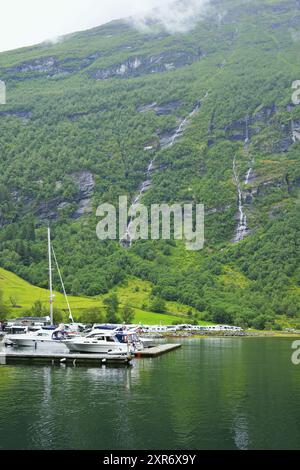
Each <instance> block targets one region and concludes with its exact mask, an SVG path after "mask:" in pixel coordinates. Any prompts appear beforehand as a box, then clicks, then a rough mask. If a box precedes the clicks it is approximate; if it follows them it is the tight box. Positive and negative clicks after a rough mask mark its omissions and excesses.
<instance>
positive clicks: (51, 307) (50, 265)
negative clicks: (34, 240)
mask: <svg viewBox="0 0 300 470" xmlns="http://www.w3.org/2000/svg"><path fill="white" fill-rule="evenodd" d="M48 258H49V290H50V322H51V325H53V289H52V259H51V235H50V227H48Z"/></svg>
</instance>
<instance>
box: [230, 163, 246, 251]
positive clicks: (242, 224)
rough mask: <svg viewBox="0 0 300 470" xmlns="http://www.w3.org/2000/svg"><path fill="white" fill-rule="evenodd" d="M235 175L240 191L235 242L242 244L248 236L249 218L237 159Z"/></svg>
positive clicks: (234, 165)
mask: <svg viewBox="0 0 300 470" xmlns="http://www.w3.org/2000/svg"><path fill="white" fill-rule="evenodd" d="M233 175H234V179H235V182H236V185H237V189H238V208H239V223H238V227H237V230H236V234H235V237H234V242H235V243H236V242H240V241H241V240H243V239H244V237H245V236H246V235H247V231H248V228H247V216H246V214H245V212H244V207H243V194H242V190H241V185H240V181H239V177H238V173H237V169H236V157H234V159H233Z"/></svg>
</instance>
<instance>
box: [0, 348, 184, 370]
mask: <svg viewBox="0 0 300 470" xmlns="http://www.w3.org/2000/svg"><path fill="white" fill-rule="evenodd" d="M180 347H181V344H175V343H170V344H159V345H157V346H154V347H152V348H148V349H144V350H143V351H138V352H137V353H136V354H135V357H136V358H150V357H157V356H161V355H162V354H165V353H167V352H170V351H174V350H175V349H178V348H180ZM133 357H134V356H132V355H128V356H112V355H109V354H83V353H82V354H80V353H77V354H76V353H69V352H55V353H48V352H45V353H44V352H33V351H24V349H23V350H22V351H16V350H14V351H11V350H7V351H5V352H0V365H6V364H43V365H63V364H65V365H68V366H77V365H93V366H96V367H99V366H103V365H106V364H107V365H118V364H119V365H130V364H131V361H132V359H133Z"/></svg>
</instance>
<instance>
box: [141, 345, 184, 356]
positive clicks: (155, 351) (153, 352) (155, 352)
mask: <svg viewBox="0 0 300 470" xmlns="http://www.w3.org/2000/svg"><path fill="white" fill-rule="evenodd" d="M178 348H181V344H179V343H168V344H159V345H158V346H154V347H152V348H147V349H143V350H142V351H138V352H136V353H135V357H138V358H143V357H157V356H161V355H162V354H165V353H167V352H170V351H174V350H175V349H178Z"/></svg>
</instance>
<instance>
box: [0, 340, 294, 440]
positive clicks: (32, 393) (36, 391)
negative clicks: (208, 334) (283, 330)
mask: <svg viewBox="0 0 300 470" xmlns="http://www.w3.org/2000/svg"><path fill="white" fill-rule="evenodd" d="M291 344H292V340H291V339H285V338H282V339H272V338H267V339H264V338H257V339H256V338H255V339H254V338H240V339H239V338H223V339H218V338H207V339H199V340H190V341H183V347H182V348H181V349H179V350H177V351H174V352H172V353H169V354H166V355H164V356H161V357H160V358H157V359H144V360H136V361H135V362H134V366H133V367H132V368H108V367H103V368H100V369H97V368H79V367H78V368H71V367H65V366H60V367H58V366H54V367H44V366H1V367H0V449H300V365H299V366H294V365H293V364H292V363H291V353H292V350H291Z"/></svg>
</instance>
